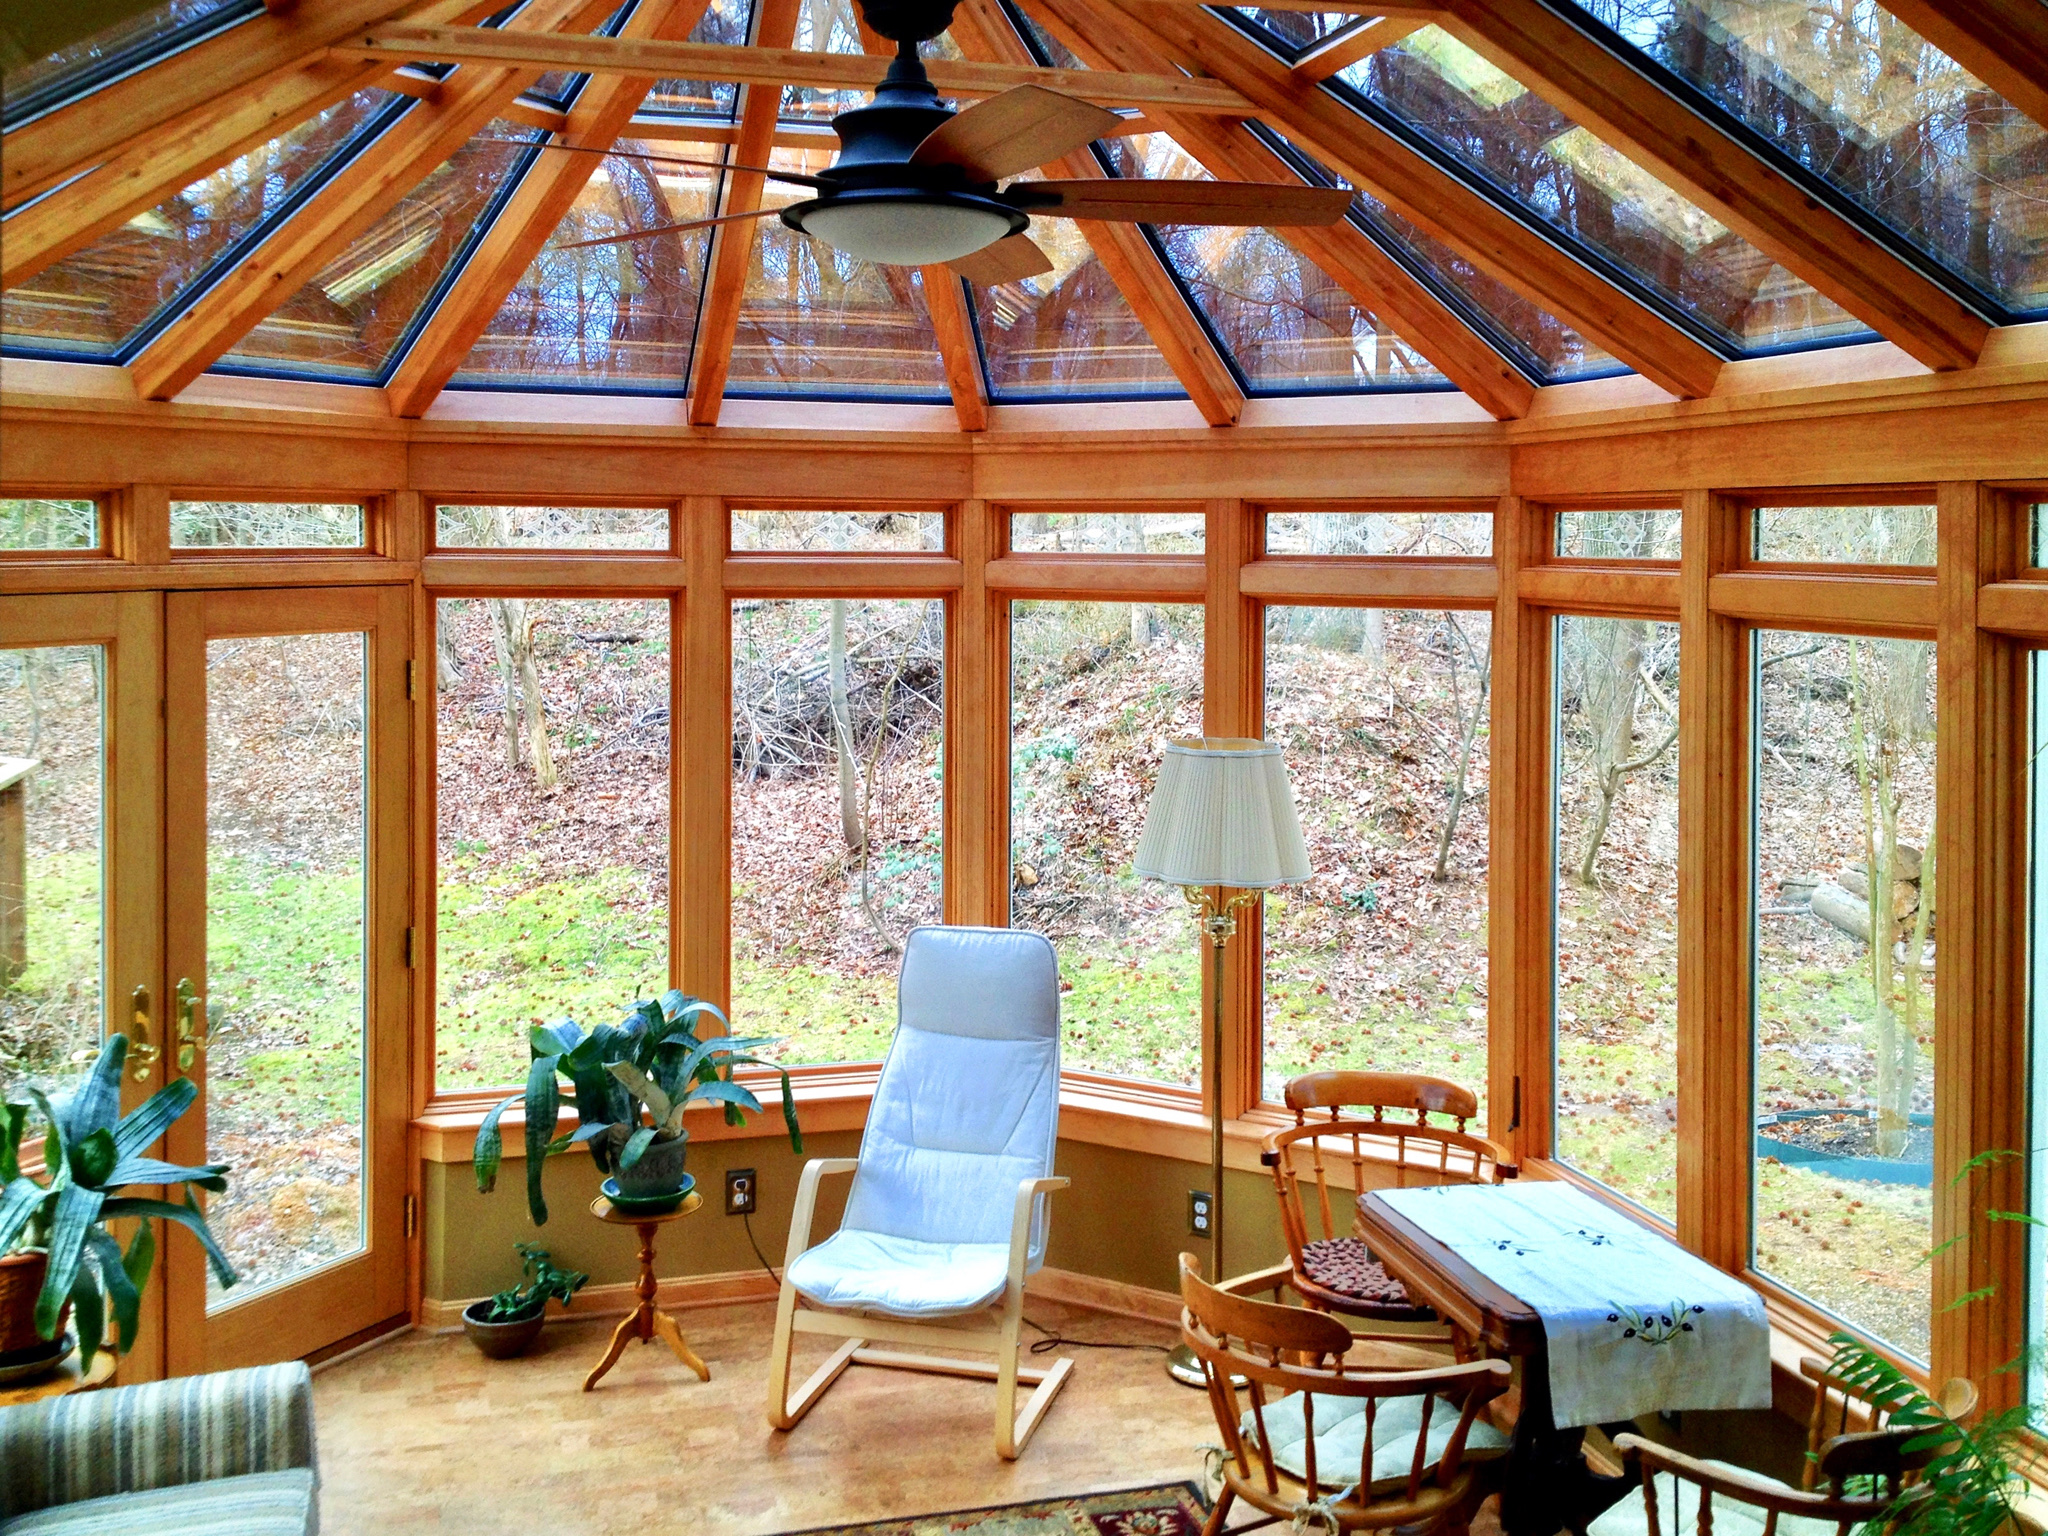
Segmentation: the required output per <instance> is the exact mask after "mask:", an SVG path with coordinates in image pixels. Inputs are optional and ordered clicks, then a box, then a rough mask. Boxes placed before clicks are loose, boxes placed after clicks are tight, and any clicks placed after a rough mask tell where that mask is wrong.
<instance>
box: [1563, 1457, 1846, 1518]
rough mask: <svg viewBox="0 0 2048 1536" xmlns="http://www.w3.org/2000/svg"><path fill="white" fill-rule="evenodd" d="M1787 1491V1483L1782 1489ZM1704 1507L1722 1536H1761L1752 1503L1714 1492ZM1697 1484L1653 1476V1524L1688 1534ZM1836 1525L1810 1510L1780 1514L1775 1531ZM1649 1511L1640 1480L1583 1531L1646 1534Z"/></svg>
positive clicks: (1696, 1508)
mask: <svg viewBox="0 0 2048 1536" xmlns="http://www.w3.org/2000/svg"><path fill="white" fill-rule="evenodd" d="M1703 1465H1705V1466H1708V1467H1711V1468H1713V1469H1714V1470H1716V1471H1728V1472H1742V1473H1743V1475H1744V1476H1745V1477H1755V1476H1756V1474H1755V1473H1754V1472H1749V1471H1747V1470H1745V1469H1743V1468H1740V1467H1733V1466H1730V1465H1729V1464H1728V1463H1726V1462H1719V1461H1709V1462H1705V1463H1703ZM1787 1491H1788V1492H1789V1491H1790V1490H1789V1489H1788V1490H1787ZM1710 1511H1711V1513H1712V1515H1713V1528H1714V1530H1715V1531H1717V1532H1721V1533H1723V1536H1761V1533H1762V1531H1763V1528H1764V1516H1765V1513H1766V1512H1765V1511H1764V1510H1761V1509H1758V1508H1757V1507H1756V1506H1755V1505H1754V1504H1745V1503H1743V1502H1742V1501H1741V1500H1739V1499H1731V1498H1729V1497H1728V1496H1727V1495H1725V1494H1719V1493H1717V1494H1715V1495H1714V1497H1713V1501H1712V1504H1711V1505H1710ZM1699 1518H1700V1485H1699V1484H1698V1483H1694V1482H1688V1481H1687V1480H1686V1479H1684V1478H1682V1477H1671V1476H1668V1475H1665V1476H1659V1477H1658V1479H1657V1529H1658V1531H1659V1532H1660V1533H1661V1536H1694V1532H1695V1531H1696V1530H1697V1529H1698V1527H1699ZM1839 1529H1840V1527H1838V1526H1837V1525H1836V1524H1835V1522H1834V1521H1832V1520H1816V1519H1814V1518H1813V1516H1811V1515H1780V1516H1779V1517H1778V1536H1837V1532H1838V1531H1839ZM1649 1530H1650V1517H1649V1510H1648V1507H1647V1506H1646V1505H1645V1503H1644V1501H1643V1491H1642V1489H1641V1487H1640V1486H1638V1487H1635V1488H1632V1489H1630V1490H1629V1495H1628V1497H1627V1498H1625V1499H1623V1500H1622V1501H1621V1502H1620V1503H1619V1504H1616V1505H1614V1506H1612V1507H1611V1508H1609V1509H1607V1510H1604V1511H1602V1513H1601V1514H1600V1515H1599V1516H1598V1517H1597V1518H1596V1519H1595V1520H1594V1521H1593V1523H1592V1524H1591V1525H1590V1526H1588V1527H1587V1528H1586V1532H1587V1536H1649Z"/></svg>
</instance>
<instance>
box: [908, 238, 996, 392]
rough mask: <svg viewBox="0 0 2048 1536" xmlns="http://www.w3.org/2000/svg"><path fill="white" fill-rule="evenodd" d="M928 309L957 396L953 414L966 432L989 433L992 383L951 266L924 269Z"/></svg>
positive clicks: (949, 386)
mask: <svg viewBox="0 0 2048 1536" xmlns="http://www.w3.org/2000/svg"><path fill="white" fill-rule="evenodd" d="M918 272H919V275H920V276H921V277H922V278H923V280H924V281H923V287H924V307H925V309H926V311H927V312H928V313H929V314H930V315H931V317H932V330H933V331H934V332H936V333H937V335H938V338H939V361H940V362H941V363H942V364H944V366H945V369H946V388H947V389H948V390H950V391H951V392H952V395H953V414H954V415H955V416H957V417H959V418H960V430H961V431H962V432H985V431H987V430H988V384H987V381H986V380H984V379H983V378H982V376H981V355H980V353H979V351H978V350H977V349H976V347H975V345H974V322H973V320H972V319H970V318H969V316H968V313H967V295H966V294H965V293H963V292H961V291H960V278H959V275H958V274H957V273H955V272H954V271H953V270H952V269H951V268H950V267H920V268H918Z"/></svg>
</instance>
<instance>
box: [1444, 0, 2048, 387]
mask: <svg viewBox="0 0 2048 1536" xmlns="http://www.w3.org/2000/svg"><path fill="white" fill-rule="evenodd" d="M2027 3H2028V4H2030V5H2031V6H2032V7H2033V9H2035V10H2036V11H2040V12H2042V14H2043V15H2048V9H2044V8H2043V7H2042V6H2041V5H2040V4H2039V3H2038V0H2027ZM1442 25H1443V26H1444V27H1445V28H1446V29H1447V30H1448V31H1450V32H1451V33H1452V34H1453V35H1454V36H1456V37H1457V38H1458V39H1459V41H1461V42H1463V43H1464V44H1466V45H1467V46H1468V47H1470V48H1471V49H1472V50H1473V51H1474V52H1476V53H1478V54H1479V55H1481V56H1482V57H1483V58H1485V59H1486V60H1487V61H1488V62H1490V63H1492V64H1493V65H1495V66H1496V67H1497V68H1499V69H1501V70H1503V71H1505V72H1506V73H1508V74H1510V75H1512V76H1514V77H1515V78H1517V79H1519V80H1521V81H1522V82H1523V83H1525V84H1526V85H1528V86H1529V87H1530V88H1531V89H1533V90H1534V91H1536V92H1537V93H1538V94H1539V95H1541V96H1542V97H1543V98H1544V100H1546V101H1548V102H1549V103H1550V104H1551V105H1552V106H1554V107H1556V108H1557V109H1558V110H1559V111H1560V112H1563V113H1564V114H1565V115H1566V116H1568V117H1570V118H1571V119H1572V120H1573V121H1574V122H1577V123H1578V124H1580V125H1581V126H1582V127H1585V128H1587V129H1590V130H1591V131H1592V132H1593V133H1595V134H1597V135H1598V136H1599V137H1600V139H1601V140H1602V141H1603V142H1605V143H1607V144H1610V145H1612V146H1613V147H1614V148H1616V149H1618V150H1620V151H1621V153H1623V154H1625V155H1627V156H1628V157H1629V158H1630V159H1631V160H1633V161H1635V162H1636V163H1637V164H1638V165H1640V166H1642V167H1643V168H1644V169H1645V170H1647V171H1648V172H1650V174H1651V175H1653V176H1655V177H1657V178H1658V180H1660V181H1663V182H1665V183H1666V184H1668V185H1670V186H1672V187H1675V188H1677V189H1679V190H1680V191H1682V192H1683V193H1684V194H1685V195H1686V196H1687V197H1689V198H1691V199H1692V200H1693V201H1694V202H1695V203H1697V204H1698V205H1699V206H1700V207H1702V208H1704V209H1705V210H1706V211H1707V212H1709V213H1711V214H1712V215H1713V216H1714V217H1715V218H1717V219H1719V220H1720V221H1721V222H1722V223H1723V224H1725V225H1727V226H1728V227H1729V228H1730V229H1733V230H1735V231H1736V232H1737V233H1738V234H1740V235H1742V236H1743V238H1745V239H1746V240H1748V241H1749V242H1750V243H1751V244H1753V245H1755V246H1756V247H1757V248H1758V249H1759V250H1761V251H1763V252H1764V253H1765V254H1766V255H1768V256H1769V257H1771V259H1772V260H1774V261H1777V262H1779V263H1780V264H1781V265H1783V266H1784V267H1785V268H1786V269H1787V270H1788V271H1790V272H1793V273H1795V274H1797V275H1798V276H1799V277H1802V278H1804V279H1805V280H1806V281H1807V282H1809V283H1811V284H1812V285H1813V286H1814V287H1815V288H1817V289H1818V290H1819V291H1820V292H1822V293H1824V294H1826V295H1827V296H1828V297H1829V298H1831V299H1833V300H1834V301H1835V302H1836V303H1837V304H1839V305H1841V306H1842V308H1844V309H1846V310H1847V311H1849V313H1850V314H1852V315H1854V316H1855V317H1856V318H1857V319H1859V320H1861V321H1862V322H1863V323H1864V324H1866V325H1868V326H1870V327H1871V328H1872V329H1873V330H1875V331H1876V332H1878V334H1879V335H1881V336H1883V337H1885V338H1886V339H1887V340H1889V341H1892V342H1894V343H1896V344H1897V345H1898V346H1899V347H1901V348H1902V349H1903V350H1905V351H1906V352H1908V353H1910V354H1911V355H1912V356H1914V357H1915V358H1917V359H1919V360H1920V361H1921V362H1923V363H1925V364H1926V365H1927V366H1928V367H1930V368H1967V367H1970V366H1971V365H1972V364H1974V363H1975V362H1976V361H1977V354H1978V353H1980V352H1981V351H1983V350H1984V343H1985V341H1986V340H1987V339H1989V337H1990V334H1991V326H1990V324H1989V322H1988V321H1986V320H1985V319H1983V317H1981V316H1980V315H1978V314H1976V313H1975V312H1974V311H1972V310H1971V309H1970V308H1969V307H1968V306H1966V305H1965V304H1963V303H1962V302H1961V301H1960V300H1958V299H1957V298H1956V297H1955V296H1954V295H1953V294H1951V293H1950V292H1949V291H1948V290H1947V289H1945V288H1943V287H1942V286H1941V285H1940V284H1939V283H1937V282H1935V281H1934V280H1933V279H1932V278H1930V277H1928V276H1927V275H1926V274H1924V273H1923V272H1922V271H1921V270H1920V269H1919V268H1918V267H1916V266H1914V265H1913V264H1912V263H1910V262H1908V261H1906V260H1904V259H1903V258H1902V257H1899V256H1897V255H1894V254H1893V253H1892V252H1891V251H1890V250H1888V249H1886V248H1885V247H1884V246H1883V245H1881V244H1879V243H1878V242H1877V241H1876V240H1873V239H1872V238H1871V237H1870V236H1869V235H1868V234H1866V233H1865V232H1864V231H1863V229H1862V228H1861V227H1859V226H1858V225H1857V224H1855V223H1854V222H1852V221H1851V220H1849V219H1848V218H1846V217H1844V216H1843V215H1841V214H1840V213H1837V212H1835V211H1834V210H1833V209H1831V208H1828V207H1826V206H1825V205H1823V204H1820V203H1817V202H1815V201H1814V200H1813V199H1812V198H1810V197H1808V196H1807V195H1806V193H1805V192H1804V191H1802V190H1801V189H1800V188H1799V186H1798V185H1797V184H1795V183H1794V182H1792V181H1790V180H1788V179H1787V178H1786V177H1784V176H1782V175H1780V174H1779V173H1778V172H1777V171H1776V170H1774V169H1773V168H1772V167H1771V166H1769V165H1768V164H1766V163H1765V162H1764V161H1763V160H1761V159H1759V158H1758V157H1757V156H1756V155H1754V154H1752V153H1750V151H1749V150H1747V149H1746V148H1744V147H1743V146H1742V145H1741V144H1739V143H1738V142H1736V140H1735V139H1734V138H1733V137H1731V136H1730V135H1728V134H1726V133H1724V132H1722V131H1721V130H1720V129H1718V128H1716V127H1715V126H1714V125H1713V124H1712V123H1710V122H1708V121H1707V120H1706V119H1705V118H1703V117H1701V116H1699V115H1698V114H1697V113H1695V112H1693V111H1692V110H1691V109H1690V108H1689V107H1687V106H1686V105H1685V103H1684V102H1682V101H1680V100H1679V99H1678V98H1677V97H1675V96H1672V95H1669V94H1668V93H1666V92H1665V91H1663V90H1662V89H1660V88H1659V87H1658V86H1657V85H1656V83H1655V82H1654V81H1652V80H1650V79H1649V78H1647V77H1646V76H1644V75H1643V74H1641V73H1640V72H1638V71H1637V70H1636V69H1634V68H1632V67H1631V66H1630V65H1629V63H1628V62H1627V61H1626V60H1625V59H1622V58H1618V57H1616V56H1615V55H1614V54H1612V53H1609V52H1608V51H1607V50H1606V49H1605V48H1603V47H1601V46H1600V45H1599V43H1597V42H1596V41H1595V40H1594V39H1592V38H1591V37H1589V36H1587V35H1586V33H1584V32H1583V31H1581V30H1580V29H1579V28H1577V27H1575V26H1573V25H1572V24H1571V23H1570V22H1569V21H1567V20H1566V19H1565V18H1563V17H1562V16H1560V15H1558V14H1557V13H1556V12H1555V11H1553V10H1551V9H1550V8H1549V7H1548V6H1546V5H1544V4H1542V3H1541V0H1445V15H1444V16H1443V18H1442Z"/></svg>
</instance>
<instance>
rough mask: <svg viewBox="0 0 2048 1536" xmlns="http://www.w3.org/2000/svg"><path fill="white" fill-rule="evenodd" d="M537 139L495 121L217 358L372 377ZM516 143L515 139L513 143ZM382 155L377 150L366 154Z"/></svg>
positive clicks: (240, 364)
mask: <svg viewBox="0 0 2048 1536" xmlns="http://www.w3.org/2000/svg"><path fill="white" fill-rule="evenodd" d="M540 137H541V134H540V133H539V131H538V130H537V129H532V128H523V127H521V126H520V125H519V124H517V123H511V122H507V121H505V120H504V119H502V118H499V119H495V120H493V121H492V122H491V123H490V124H489V125H488V126H487V127H486V128H485V129H484V130H483V132H482V133H480V134H478V135H477V136H476V137H475V138H473V139H471V140H470V141H469V142H468V143H467V144H465V145H463V147H462V148H461V149H459V150H457V151H456V152H455V154H454V155H452V156H451V157H450V158H449V159H447V160H446V161H444V162H443V163H442V164H441V165H440V166H438V167H437V168H436V169H435V170H434V171H432V172H431V173H430V174H429V175H428V176H427V177H426V179H425V180H424V181H421V182H419V183H418V184H417V185H415V186H414V187H412V188H411V189H410V190H409V191H408V192H407V193H406V194H405V196H404V197H402V198H400V199H399V200H398V202H396V203H395V204H393V205H392V206H391V207H390V208H389V209H388V210H386V212H385V214H384V216H383V217H382V218H380V219H378V220H377V222H376V223H375V224H373V225H372V226H371V227H370V228H369V229H368V230H366V231H364V233H362V234H361V235H358V236H357V237H356V238H355V239H354V240H353V241H351V242H350V244H349V247H348V249H347V250H345V251H343V252H342V253H341V254H340V255H339V256H337V257H335V258H334V259H333V260H332V261H330V262H329V263H328V264H327V265H326V266H325V267H323V268H322V269H321V270H320V271H319V272H318V273H316V274H315V275H314V277H313V280H312V281H311V282H309V283H307V284H306V286H305V287H303V288H301V289H300V290H299V291H298V292H297V293H295V294H293V295H292V296H291V298H289V299H287V300H285V302H284V303H283V304H281V305H279V306H278V307H277V309H275V310H273V311H272V312H271V313H270V314H269V315H266V316H265V317H264V319H263V320H262V322H261V323H260V324H258V325H257V326H256V327H255V328H254V329H252V330H251V331H250V332H249V333H248V334H247V335H246V336H244V337H243V338H242V339H241V340H240V341H239V342H237V343H236V344H235V347H234V350H232V351H231V352H229V353H228V354H227V356H226V357H224V358H222V359H221V366H224V367H226V368H227V369H229V370H233V369H236V368H255V369H261V370H264V371H266V372H271V371H275V372H283V373H295V374H306V375H311V376H314V377H325V378H341V379H355V380H376V379H379V378H381V377H382V375H383V373H384V370H385V368H386V366H387V365H388V364H389V363H390V362H391V361H392V359H393V358H394V357H395V355H396V353H397V349H398V347H399V345H400V343H401V342H403V341H404V340H405V338H406V337H407V336H408V335H409V334H410V332H411V330H412V327H413V325H414V323H415V321H416V320H417V319H420V318H423V317H424V315H425V312H426V310H427V307H428V305H429V303H430V302H431V300H432V298H433V297H434V294H435V291H436V289H437V288H438V287H439V286H440V283H441V280H442V279H443V277H445V276H446V275H448V274H449V273H451V272H452V271H453V269H454V267H455V265H456V264H457V262H458V260H459V258H460V257H461V256H462V255H463V254H464V253H465V252H466V251H467V249H468V246H469V243H470V241H471V240H472V238H473V237H474V236H475V235H476V234H477V232H478V231H479V230H480V229H481V228H482V227H483V225H484V224H485V223H487V222H488V220H487V219H486V215H487V213H488V212H489V211H490V210H491V209H492V208H493V207H494V205H495V204H496V203H497V201H498V200H499V199H500V198H501V197H503V196H504V194H505V193H506V192H507V191H509V190H510V188H511V185H512V182H513V180H514V173H515V172H516V171H517V170H518V169H519V168H520V167H521V166H522V165H523V164H524V163H525V162H526V160H527V159H528V157H529V156H530V155H531V154H532V151H531V150H529V149H527V148H525V147H524V144H525V143H526V142H528V141H532V140H536V139H538V138H540ZM508 141H510V142H508ZM375 152H376V149H375V146H374V145H373V146H372V147H371V149H370V150H369V153H372V154H374V153H375Z"/></svg>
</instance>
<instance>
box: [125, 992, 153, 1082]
mask: <svg viewBox="0 0 2048 1536" xmlns="http://www.w3.org/2000/svg"><path fill="white" fill-rule="evenodd" d="M128 1001H129V1003H130V1004H131V1005H132V1006H133V1013H132V1015H131V1017H130V1020H129V1025H128V1027H129V1029H130V1030H132V1031H133V1033H132V1034H131V1035H130V1037H129V1040H128V1060H129V1061H131V1062H132V1063H134V1066H135V1070H134V1071H133V1072H131V1073H129V1074H128V1075H129V1076H130V1077H132V1078H134V1079H135V1081H136V1082H138V1083H146V1082H148V1081H149V1072H150V1068H151V1067H152V1066H154V1065H155V1064H156V1058H157V1055H158V1051H157V1048H156V1046H155V1044H153V1043H152V1042H151V1040H150V1038H149V988H147V987H137V988H136V989H135V990H134V991H133V992H131V993H129V994H128Z"/></svg>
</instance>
